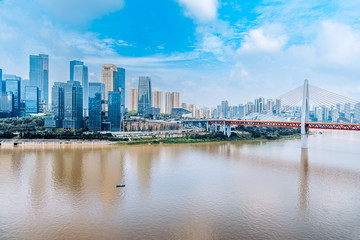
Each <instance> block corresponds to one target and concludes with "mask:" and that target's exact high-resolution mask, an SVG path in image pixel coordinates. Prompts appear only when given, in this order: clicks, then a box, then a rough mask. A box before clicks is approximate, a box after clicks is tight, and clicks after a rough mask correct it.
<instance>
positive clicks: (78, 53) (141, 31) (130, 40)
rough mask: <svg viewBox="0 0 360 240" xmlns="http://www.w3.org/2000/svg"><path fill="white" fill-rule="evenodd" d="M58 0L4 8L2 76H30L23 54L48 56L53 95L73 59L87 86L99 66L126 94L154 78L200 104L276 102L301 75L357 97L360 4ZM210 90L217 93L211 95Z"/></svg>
mask: <svg viewBox="0 0 360 240" xmlns="http://www.w3.org/2000/svg"><path fill="white" fill-rule="evenodd" d="M56 2H57V3H56V4H49V3H46V2H45V1H31V2H28V1H24V0H19V1H17V2H16V3H15V2H13V1H1V2H0V22H2V23H3V26H2V30H3V31H2V33H3V34H2V35H1V37H0V46H1V47H0V51H1V52H2V55H1V56H0V62H1V66H0V68H2V69H3V71H4V73H9V74H17V75H19V76H21V77H23V78H25V79H26V78H27V75H28V72H29V69H28V64H27V56H28V55H31V54H37V53H46V54H48V55H49V56H50V60H51V63H50V69H51V74H50V76H49V81H50V82H49V88H50V86H52V84H53V83H54V82H58V81H64V82H65V81H67V80H69V79H68V78H69V72H68V70H66V71H65V70H64V69H65V67H66V69H67V68H68V64H67V62H68V61H70V60H73V59H79V60H81V61H84V62H86V64H87V66H88V67H89V81H91V82H94V81H95V82H98V81H101V66H102V64H106V63H112V64H115V65H117V66H122V67H124V68H125V69H127V71H128V72H127V76H126V82H127V86H126V89H130V88H132V87H135V86H136V84H137V77H138V76H139V75H148V76H151V77H152V80H153V82H154V86H155V85H157V86H159V87H158V88H157V89H155V88H154V89H153V90H154V91H155V90H156V91H162V92H167V91H179V92H182V97H183V99H184V101H186V102H193V103H195V104H197V105H204V106H206V105H208V106H211V105H215V104H216V103H217V102H219V101H221V100H223V98H224V96H229V99H228V100H229V102H244V101H245V100H246V99H249V98H251V97H252V96H253V95H256V96H258V97H259V96H264V97H270V96H272V95H280V94H281V93H282V92H284V91H286V90H287V89H291V88H293V87H295V86H298V85H300V84H301V83H302V81H303V79H305V78H307V79H309V80H310V81H311V82H312V83H314V84H316V85H323V84H324V83H326V84H327V89H329V90H331V91H335V90H337V91H338V92H340V93H341V94H343V95H347V96H351V97H352V98H354V99H358V96H359V93H360V86H359V84H358V75H359V71H360V70H359V69H360V68H359V67H358V62H359V61H358V60H359V56H360V54H359V51H360V50H359V49H360V47H359V46H360V34H359V27H358V25H357V24H356V22H357V18H356V14H354V13H356V12H357V10H358V8H359V6H357V5H356V4H355V3H350V2H349V3H344V2H341V3H340V2H338V1H317V2H307V3H304V4H302V5H301V6H297V7H294V5H295V6H296V4H295V2H294V1H286V2H281V3H274V2H271V1H270V2H269V1H244V2H241V3H238V2H236V1H222V2H221V1H217V0H204V2H202V1H199V0H194V1H186V0H177V1H175V0H174V1H171V0H169V1H163V2H162V4H159V5H156V6H154V5H153V4H151V3H149V2H146V1H139V0H134V1H126V0H124V1H116V2H114V1H102V2H101V4H99V1H97V0H95V1H91V3H89V2H86V4H81V8H76V7H73V5H72V4H75V3H72V2H71V1H68V0H65V1H61V2H60V1H57V0H56ZM202 3H203V4H202ZM75 5H76V4H75ZM99 5H100V6H101V7H98V6H99ZM54 6H57V7H54ZM138 6H142V8H139V7H138ZM159 6H160V7H159ZM25 9H26V10H25ZM28 12H32V14H31V15H29V14H28ZM135 12H136V13H137V14H134V13H135ZM150 12H152V13H154V14H153V15H150V14H149V13H150ZM9 13H11V14H9ZM275 13H276V14H275ZM34 15H37V16H39V17H38V18H33V17H32V16H34ZM69 15H71V17H69ZM136 15H139V16H141V17H140V18H138V17H136ZM13 16H17V17H16V18H14V17H13ZM164 18H166V19H167V21H166V22H164V21H160V20H161V19H164ZM125 20H126V21H125ZM145 20H146V21H145ZM144 22H145V23H146V24H140V23H144ZM134 25H136V26H138V28H136V29H137V30H136V31H134V30H133V29H135V28H134ZM293 26H295V27H293ZM34 31H38V32H40V33H43V34H33V32H34ZM21 39H27V41H22V40H21ZM20 41H21V42H20ZM344 42H345V43H346V44H343V43H344ZM339 81H341V83H342V84H341V86H340V87H339V86H338V82H339ZM155 83H156V84H155ZM175 84H177V85H178V87H177V89H173V86H174V85H175ZM213 89H217V91H218V93H219V94H218V95H216V96H213V95H212V91H213ZM195 90H196V93H197V94H193V92H194V91H195ZM271 93H274V94H271ZM126 95H127V96H128V95H129V91H128V90H126ZM127 99H128V97H127Z"/></svg>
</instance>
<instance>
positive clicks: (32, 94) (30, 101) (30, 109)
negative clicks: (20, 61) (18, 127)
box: [25, 86, 40, 116]
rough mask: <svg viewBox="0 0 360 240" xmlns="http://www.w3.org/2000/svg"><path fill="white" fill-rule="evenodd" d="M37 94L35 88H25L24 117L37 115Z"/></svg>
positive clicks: (37, 90)
mask: <svg viewBox="0 0 360 240" xmlns="http://www.w3.org/2000/svg"><path fill="white" fill-rule="evenodd" d="M39 94H40V93H39V89H38V88H37V87H34V86H26V87H25V116H30V115H31V114H37V113H39Z"/></svg>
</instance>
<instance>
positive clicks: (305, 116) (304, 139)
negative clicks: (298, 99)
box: [301, 79, 309, 149]
mask: <svg viewBox="0 0 360 240" xmlns="http://www.w3.org/2000/svg"><path fill="white" fill-rule="evenodd" d="M308 121H309V82H308V80H307V79H305V80H304V91H303V101H302V108H301V148H303V149H306V148H308V136H309V131H308V129H307V128H306V122H308Z"/></svg>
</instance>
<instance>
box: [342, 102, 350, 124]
mask: <svg viewBox="0 0 360 240" xmlns="http://www.w3.org/2000/svg"><path fill="white" fill-rule="evenodd" d="M350 111H351V103H349V102H348V103H345V104H344V116H345V118H346V121H348V122H351V119H350V117H351V115H350V114H351V112H350Z"/></svg>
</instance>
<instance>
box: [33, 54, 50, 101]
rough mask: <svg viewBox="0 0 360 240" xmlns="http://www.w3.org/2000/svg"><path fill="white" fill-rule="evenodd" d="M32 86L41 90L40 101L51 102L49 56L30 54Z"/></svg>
mask: <svg viewBox="0 0 360 240" xmlns="http://www.w3.org/2000/svg"><path fill="white" fill-rule="evenodd" d="M29 78H30V86H33V87H37V88H38V89H39V90H40V96H39V97H40V101H44V102H46V103H47V104H49V56H48V55H45V54H39V55H30V73H29Z"/></svg>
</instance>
